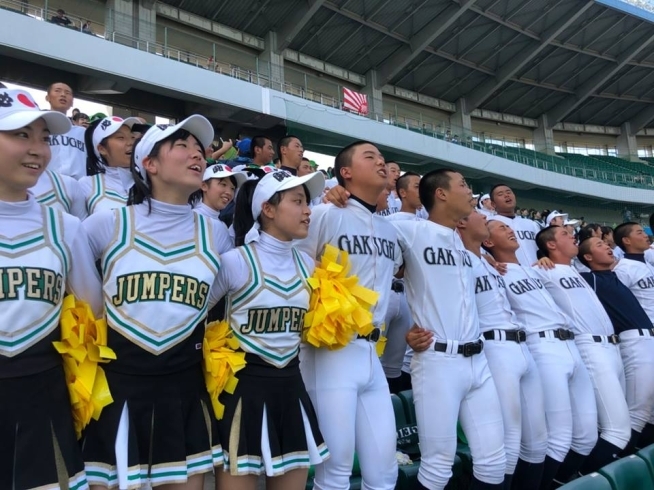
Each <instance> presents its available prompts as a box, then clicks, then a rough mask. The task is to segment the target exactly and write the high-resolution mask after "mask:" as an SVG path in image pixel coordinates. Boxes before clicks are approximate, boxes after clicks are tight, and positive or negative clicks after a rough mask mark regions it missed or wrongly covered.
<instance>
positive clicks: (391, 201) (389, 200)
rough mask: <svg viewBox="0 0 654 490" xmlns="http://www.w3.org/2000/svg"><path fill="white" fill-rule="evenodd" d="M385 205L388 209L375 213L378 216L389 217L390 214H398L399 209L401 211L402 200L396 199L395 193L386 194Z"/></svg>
mask: <svg viewBox="0 0 654 490" xmlns="http://www.w3.org/2000/svg"><path fill="white" fill-rule="evenodd" d="M386 204H387V206H388V207H387V208H386V209H382V210H381V211H379V212H378V213H377V214H378V215H379V216H390V215H392V214H395V213H399V212H400V209H402V200H401V199H400V198H399V197H397V194H396V192H395V191H391V192H389V193H388V196H387V197H386Z"/></svg>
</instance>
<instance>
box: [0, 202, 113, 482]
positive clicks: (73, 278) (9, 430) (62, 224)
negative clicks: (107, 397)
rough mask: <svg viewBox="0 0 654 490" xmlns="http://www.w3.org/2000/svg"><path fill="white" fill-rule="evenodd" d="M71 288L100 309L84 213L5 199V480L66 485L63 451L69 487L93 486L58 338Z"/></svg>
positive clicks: (0, 335) (0, 359)
mask: <svg viewBox="0 0 654 490" xmlns="http://www.w3.org/2000/svg"><path fill="white" fill-rule="evenodd" d="M66 293H71V294H74V295H75V296H76V297H77V298H79V299H81V300H85V301H87V302H88V303H89V305H90V306H91V308H92V310H93V311H94V313H95V314H96V315H99V314H100V312H101V311H102V296H101V289H100V281H99V277H98V274H97V271H96V270H95V267H94V265H93V258H92V256H91V251H90V250H89V246H88V240H87V237H86V234H85V233H84V230H83V229H82V227H81V224H80V221H79V220H78V219H77V218H75V217H73V216H70V215H68V214H66V213H63V212H61V211H59V210H56V209H53V208H49V207H45V206H41V205H40V204H38V203H37V202H36V201H35V199H34V197H33V196H31V195H28V199H27V200H25V201H22V202H14V203H9V202H0V315H1V316H2V318H3V322H2V325H1V326H0V399H2V407H1V408H0V414H1V415H2V416H1V417H0V433H2V434H4V436H3V444H2V449H0V487H1V488H35V487H38V488H44V489H56V488H60V485H59V483H60V482H61V480H60V477H61V476H62V475H60V472H59V468H61V466H60V464H59V463H61V461H59V459H60V457H63V462H64V463H65V466H64V475H63V476H64V477H65V478H66V480H65V481H66V483H67V484H68V485H69V486H70V488H87V487H88V485H87V483H86V477H85V474H84V465H83V460H82V456H81V453H80V451H79V447H78V445H77V441H76V437H75V433H74V431H73V419H72V413H71V408H70V400H69V395H68V389H67V387H66V380H65V377H64V372H63V369H62V359H61V356H60V355H59V354H58V353H57V351H56V350H55V348H54V347H53V345H52V342H53V341H55V340H60V339H61V332H60V329H59V320H60V316H61V310H62V305H63V300H64V296H65V295H66ZM9 434H11V436H9ZM55 442H56V444H55ZM37 462H38V467H39V471H34V465H35V464H36V463H37ZM66 470H67V471H66Z"/></svg>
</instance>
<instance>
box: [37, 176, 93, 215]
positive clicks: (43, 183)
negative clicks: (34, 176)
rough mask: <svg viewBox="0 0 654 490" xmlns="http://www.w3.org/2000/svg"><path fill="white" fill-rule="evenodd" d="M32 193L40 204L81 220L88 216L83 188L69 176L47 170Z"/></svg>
mask: <svg viewBox="0 0 654 490" xmlns="http://www.w3.org/2000/svg"><path fill="white" fill-rule="evenodd" d="M30 192H31V193H32V194H33V195H34V199H36V202H38V203H39V204H43V205H44V206H50V207H51V208H55V209H58V210H60V211H63V212H64V213H68V214H72V215H73V216H77V217H78V218H79V219H80V220H83V219H84V218H86V216H87V213H86V206H85V204H84V194H83V192H82V188H81V187H80V185H79V182H78V181H76V180H75V179H73V178H72V177H69V176H68V175H63V174H57V173H55V172H52V171H50V170H46V171H45V172H43V173H42V174H41V177H39V180H37V182H36V185H35V186H34V187H32V188H31V189H30Z"/></svg>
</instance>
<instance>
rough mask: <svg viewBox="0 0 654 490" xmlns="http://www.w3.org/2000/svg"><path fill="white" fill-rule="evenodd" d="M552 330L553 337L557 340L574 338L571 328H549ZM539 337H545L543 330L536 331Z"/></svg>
mask: <svg viewBox="0 0 654 490" xmlns="http://www.w3.org/2000/svg"><path fill="white" fill-rule="evenodd" d="M550 332H554V338H555V339H559V340H572V339H574V338H575V334H574V332H573V331H572V330H566V329H565V328H557V329H556V330H550ZM538 336H539V337H543V338H545V337H547V334H546V333H545V332H538Z"/></svg>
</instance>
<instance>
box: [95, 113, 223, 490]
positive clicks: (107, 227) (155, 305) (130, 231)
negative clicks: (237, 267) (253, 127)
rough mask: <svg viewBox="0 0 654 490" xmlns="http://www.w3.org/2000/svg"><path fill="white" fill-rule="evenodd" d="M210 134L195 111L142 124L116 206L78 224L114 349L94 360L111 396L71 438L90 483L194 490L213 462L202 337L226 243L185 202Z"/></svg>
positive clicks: (197, 181) (198, 177)
mask: <svg viewBox="0 0 654 490" xmlns="http://www.w3.org/2000/svg"><path fill="white" fill-rule="evenodd" d="M212 140H213V128H212V127H211V124H210V123H209V121H207V120H206V119H205V118H204V117H202V116H198V115H194V116H191V117H189V118H187V119H185V120H184V121H182V122H180V123H178V124H177V125H174V126H164V125H161V126H153V127H151V128H150V129H149V130H148V131H147V132H146V133H145V135H144V136H143V138H142V139H141V140H140V141H139V142H137V143H136V145H135V147H134V154H133V161H132V174H133V176H134V180H135V185H134V187H133V188H132V190H131V191H130V201H129V203H128V206H127V207H122V208H117V209H113V210H103V211H99V212H96V213H95V214H93V215H91V216H89V217H88V218H87V219H86V221H85V222H84V226H85V228H86V230H87V232H88V235H89V240H90V242H91V249H92V251H93V253H94V255H95V258H96V259H100V266H101V270H102V275H103V291H104V299H105V303H104V304H105V311H106V316H107V323H108V327H109V328H108V342H107V343H108V345H109V347H111V348H112V349H113V350H114V352H115V353H116V356H117V360H116V361H113V362H111V363H109V364H107V365H106V367H105V371H106V374H107V380H108V383H109V387H110V389H111V394H112V396H113V399H114V402H113V403H112V404H111V405H109V406H107V407H106V408H104V410H103V411H102V415H101V416H100V418H99V420H98V421H97V422H95V421H91V423H90V424H89V426H88V427H87V429H86V432H85V435H84V437H83V446H82V447H83V456H84V461H85V464H86V471H87V477H88V479H89V483H90V484H91V485H92V487H93V486H97V488H115V487H119V488H121V489H123V488H139V487H140V486H141V485H143V484H147V483H150V484H151V485H152V486H153V487H157V486H161V485H168V484H178V486H176V487H175V488H180V489H181V488H184V489H190V490H201V489H202V485H203V473H207V472H210V471H212V470H213V467H214V465H216V464H221V462H222V454H221V453H220V446H219V444H218V443H217V440H216V431H215V427H214V425H215V419H213V418H212V417H209V413H210V410H211V403H210V400H209V397H208V393H207V391H206V386H205V383H204V377H203V371H202V341H203V337H204V325H205V317H206V314H207V305H208V301H207V300H208V297H209V290H210V287H211V285H212V284H213V282H214V279H215V277H216V274H217V273H218V270H219V268H220V257H219V253H222V252H226V251H227V250H229V249H230V248H231V247H232V245H231V242H230V240H229V238H228V237H227V235H226V234H225V233H222V232H220V230H217V229H216V228H215V227H214V226H213V225H212V223H211V220H209V219H207V218H205V217H204V216H202V215H200V214H198V213H194V212H193V210H192V209H191V206H190V205H189V204H188V199H189V196H190V195H191V194H192V193H193V192H194V191H196V190H197V189H199V188H200V185H201V184H202V177H203V174H204V170H205V166H206V162H205V160H204V148H206V147H207V146H208V145H209V144H211V141H212Z"/></svg>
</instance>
